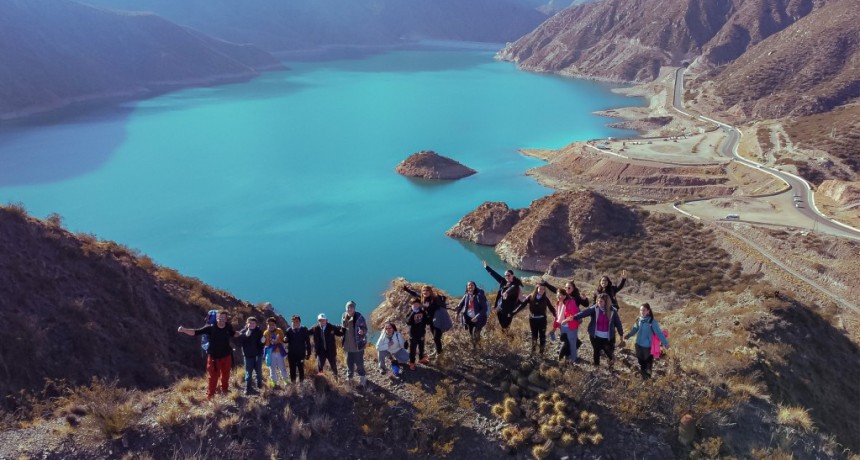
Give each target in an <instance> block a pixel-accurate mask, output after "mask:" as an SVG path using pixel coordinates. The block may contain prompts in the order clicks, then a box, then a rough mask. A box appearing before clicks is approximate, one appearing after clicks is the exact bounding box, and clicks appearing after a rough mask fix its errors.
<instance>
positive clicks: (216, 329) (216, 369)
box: [178, 310, 239, 399]
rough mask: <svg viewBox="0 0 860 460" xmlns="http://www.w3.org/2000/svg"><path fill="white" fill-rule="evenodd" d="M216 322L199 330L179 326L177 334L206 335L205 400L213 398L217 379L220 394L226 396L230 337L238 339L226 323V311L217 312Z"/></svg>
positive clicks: (231, 363)
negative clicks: (207, 390) (219, 382)
mask: <svg viewBox="0 0 860 460" xmlns="http://www.w3.org/2000/svg"><path fill="white" fill-rule="evenodd" d="M217 318H218V322H217V323H215V324H209V325H207V326H203V327H201V328H200V329H189V328H187V327H183V326H179V329H178V330H179V332H180V333H182V334H185V335H190V336H195V335H204V334H205V335H208V336H209V349H208V350H206V354H207V355H208V356H207V357H206V371H207V372H208V373H209V392H208V393H207V394H206V399H212V397H213V396H215V388H216V387H217V386H218V379H219V378H220V380H221V392H222V393H224V394H227V389H228V388H229V383H230V369H232V367H233V348H232V347H231V346H230V338H231V337H239V333H238V332H236V331H235V330H233V326H232V325H231V324H230V323H228V322H227V311H226V310H222V311H220V312H218V317H217Z"/></svg>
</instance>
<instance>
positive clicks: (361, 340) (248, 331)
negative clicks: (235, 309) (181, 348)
mask: <svg viewBox="0 0 860 460" xmlns="http://www.w3.org/2000/svg"><path fill="white" fill-rule="evenodd" d="M355 307H356V305H355V302H353V301H352V300H350V301H349V302H347V303H346V308H345V311H344V313H343V316H342V317H341V325H340V326H338V325H336V324H331V323H329V322H328V318H327V317H326V315H325V314H324V313H320V314H319V315H318V316H317V324H315V325H314V326H312V327H310V328H307V327H305V326H302V318H301V317H300V316H299V315H293V316H292V318H291V327H288V328H287V330H286V331H284V330H283V329H281V328H279V327H278V323H277V321H276V320H275V318H269V319H267V320H266V328H265V329H261V328H260V327H259V325H258V324H257V318H255V317H253V316H252V317H249V318H248V319H247V320H246V321H245V327H244V328H242V330H240V331H235V330H234V329H233V326H232V325H231V324H230V323H228V322H227V319H228V318H227V312H226V311H220V312H218V313H217V321H216V323H215V324H208V325H206V326H203V327H201V328H198V329H190V328H186V327H183V326H179V332H181V333H183V334H186V335H190V336H197V335H205V336H207V337H208V338H209V342H208V347H207V349H206V354H207V356H206V370H207V372H208V374H209V388H208V392H207V398H208V399H212V397H213V396H214V395H215V393H216V390H218V384H219V381H220V390H221V392H222V393H225V394H226V393H227V388H228V383H229V381H230V369H231V368H232V366H233V360H232V358H233V349H232V347H231V345H230V339H233V340H235V341H236V342H237V344H238V345H240V347H241V348H242V355H243V357H244V359H245V394H254V393H256V390H255V388H254V387H255V383H256V388H262V386H263V376H262V370H263V361H265V362H266V365H267V366H268V368H269V384H270V385H271V386H272V387H273V388H275V387H277V385H278V382H281V383H282V384H284V385H286V384H288V383H295V382H296V378H297V377H298V380H299V381H300V382H301V381H303V380H304V379H305V360H308V359H310V357H311V351H313V352H314V354H315V355H316V364H317V370H318V371H319V372H322V371H323V369H324V367H325V364H326V363H328V365H329V368H330V369H331V372H332V373H333V375H334V376H335V378H337V376H338V371H337V347H338V345H337V342H338V337H340V342H341V345H340V346H341V347H343V350H344V352H345V354H346V376H347V379H349V380H350V381H352V380H353V379H354V377H355V374H358V377H359V385H362V386H364V385H366V383H367V376H366V372H365V369H364V348H365V346H366V345H367V336H368V329H367V321H366V320H365V319H364V316H363V315H362V314H361V313H359V312H357V311H355ZM311 341H313V346H311ZM285 362H286V363H288V364H289V367H290V371H289V380H287V370H286V367H285Z"/></svg>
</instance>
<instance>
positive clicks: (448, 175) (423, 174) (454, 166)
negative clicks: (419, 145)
mask: <svg viewBox="0 0 860 460" xmlns="http://www.w3.org/2000/svg"><path fill="white" fill-rule="evenodd" d="M394 170H395V171H397V172H398V173H400V174H402V175H404V176H407V177H417V178H420V179H435V180H455V179H462V178H464V177H468V176H471V175H472V174H475V173H476V172H477V171H475V170H474V169H472V168H469V167H467V166H463V165H462V164H460V163H459V162H457V161H455V160H452V159H450V158H447V157H443V156H442V155H439V154H438V153H436V152H434V151H432V150H424V151H421V152H418V153H414V154H412V155H410V156H409V158H407V159H405V160H403V161H402V162H400V164H399V165H397V167H396V168H394Z"/></svg>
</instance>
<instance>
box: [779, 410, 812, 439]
mask: <svg viewBox="0 0 860 460" xmlns="http://www.w3.org/2000/svg"><path fill="white" fill-rule="evenodd" d="M776 421H777V423H779V424H780V425H784V426H789V427H792V428H797V429H800V430H803V431H804V432H807V433H809V432H811V431H812V430H813V428H815V424H814V423H813V422H812V417H810V416H809V409H804V408H803V407H797V406H784V405H782V404H780V405H779V406H778V410H777V413H776Z"/></svg>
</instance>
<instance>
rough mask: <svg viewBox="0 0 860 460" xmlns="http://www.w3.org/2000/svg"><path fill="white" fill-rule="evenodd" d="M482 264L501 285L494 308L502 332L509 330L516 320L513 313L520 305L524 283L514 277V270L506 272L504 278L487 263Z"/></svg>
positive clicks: (483, 261)
mask: <svg viewBox="0 0 860 460" xmlns="http://www.w3.org/2000/svg"><path fill="white" fill-rule="evenodd" d="M481 263H482V264H484V270H487V273H489V274H490V276H492V277H493V279H494V280H496V281H497V282H498V283H499V292H497V293H496V302H495V303H494V308H495V309H496V318H498V320H499V326H502V330H507V329H508V327H510V325H511V322H512V321H513V320H514V315H513V311H514V310H515V309H516V308H517V306H518V305H519V304H520V289H521V288H522V286H523V282H522V281H521V280H520V279H519V278H517V277H516V276H514V272H513V270H505V276H502V275H500V274H498V272H496V271H495V270H493V269H492V267H490V266H489V265H487V261H485V260H482V261H481Z"/></svg>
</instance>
